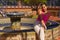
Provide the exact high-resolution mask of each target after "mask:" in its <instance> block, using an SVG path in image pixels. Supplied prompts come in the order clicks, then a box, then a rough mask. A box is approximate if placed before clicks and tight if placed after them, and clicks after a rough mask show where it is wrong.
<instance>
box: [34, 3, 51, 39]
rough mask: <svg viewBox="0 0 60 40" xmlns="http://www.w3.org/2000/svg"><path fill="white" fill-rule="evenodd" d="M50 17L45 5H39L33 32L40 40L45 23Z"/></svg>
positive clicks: (42, 36) (42, 37)
mask: <svg viewBox="0 0 60 40" xmlns="http://www.w3.org/2000/svg"><path fill="white" fill-rule="evenodd" d="M49 17H50V13H49V12H48V10H47V5H46V4H45V3H43V4H41V5H40V6H39V9H38V18H37V20H36V23H35V26H34V30H35V32H36V33H37V35H38V36H39V38H40V40H44V36H45V35H44V30H45V29H47V27H46V23H47V21H48V19H49Z"/></svg>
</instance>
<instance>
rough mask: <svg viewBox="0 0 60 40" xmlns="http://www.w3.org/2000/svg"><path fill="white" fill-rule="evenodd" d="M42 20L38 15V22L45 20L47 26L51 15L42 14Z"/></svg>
mask: <svg viewBox="0 0 60 40" xmlns="http://www.w3.org/2000/svg"><path fill="white" fill-rule="evenodd" d="M41 16H42V18H41V17H40V15H38V18H37V21H41V20H44V22H45V24H46V23H47V21H48V19H49V17H50V13H49V12H48V13H46V14H43V13H42V14H41Z"/></svg>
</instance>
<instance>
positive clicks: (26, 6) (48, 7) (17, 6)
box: [0, 6, 60, 9]
mask: <svg viewBox="0 0 60 40" xmlns="http://www.w3.org/2000/svg"><path fill="white" fill-rule="evenodd" d="M33 7H34V6H33ZM0 8H31V6H0ZM48 8H59V9H60V6H48Z"/></svg>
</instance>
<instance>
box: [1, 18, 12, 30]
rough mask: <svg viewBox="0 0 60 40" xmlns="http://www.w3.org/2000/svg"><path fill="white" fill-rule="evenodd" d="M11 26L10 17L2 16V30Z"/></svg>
mask: <svg viewBox="0 0 60 40" xmlns="http://www.w3.org/2000/svg"><path fill="white" fill-rule="evenodd" d="M10 26H11V21H10V18H0V30H3V29H4V28H6V27H10Z"/></svg>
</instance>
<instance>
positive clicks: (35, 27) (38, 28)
mask: <svg viewBox="0 0 60 40" xmlns="http://www.w3.org/2000/svg"><path fill="white" fill-rule="evenodd" d="M34 30H35V32H36V33H37V35H39V31H40V27H39V24H38V25H35V26H34Z"/></svg>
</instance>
